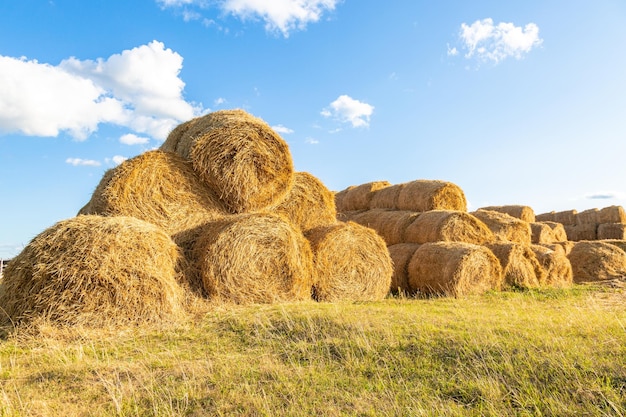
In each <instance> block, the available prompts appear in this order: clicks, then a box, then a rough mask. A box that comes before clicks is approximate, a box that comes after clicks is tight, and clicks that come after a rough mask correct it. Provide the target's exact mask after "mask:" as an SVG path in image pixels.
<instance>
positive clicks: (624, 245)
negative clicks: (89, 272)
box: [572, 239, 626, 252]
mask: <svg viewBox="0 0 626 417" xmlns="http://www.w3.org/2000/svg"><path fill="white" fill-rule="evenodd" d="M603 242H605V243H610V244H611V245H613V246H617V247H618V248H620V249H621V250H623V251H625V252H626V240H625V239H606V240H604V241H603ZM572 244H573V245H576V243H575V242H572Z"/></svg>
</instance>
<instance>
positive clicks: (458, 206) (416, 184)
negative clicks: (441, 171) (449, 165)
mask: <svg viewBox="0 0 626 417" xmlns="http://www.w3.org/2000/svg"><path fill="white" fill-rule="evenodd" d="M397 198H398V202H397V206H396V208H397V209H398V210H408V211H418V212H424V211H430V210H456V211H467V200H466V199H465V194H464V193H463V190H462V189H461V188H460V187H459V186H457V185H456V184H453V183H451V182H447V181H439V180H415V181H411V182H407V183H404V184H401V187H400V190H399V193H398V197H397Z"/></svg>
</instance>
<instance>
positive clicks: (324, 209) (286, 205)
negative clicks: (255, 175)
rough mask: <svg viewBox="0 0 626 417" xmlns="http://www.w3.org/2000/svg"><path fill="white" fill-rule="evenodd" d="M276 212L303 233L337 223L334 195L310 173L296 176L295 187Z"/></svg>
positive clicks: (296, 174)
mask: <svg viewBox="0 0 626 417" xmlns="http://www.w3.org/2000/svg"><path fill="white" fill-rule="evenodd" d="M274 210H275V211H276V212H277V213H279V214H283V215H284V216H285V217H287V218H288V219H289V220H290V221H291V222H292V223H293V224H294V225H296V226H298V227H299V228H300V229H301V230H302V231H306V230H309V229H313V228H314V227H318V226H323V225H326V224H332V223H335V222H336V221H337V220H336V218H337V210H336V209H335V199H334V196H333V193H332V192H331V191H329V190H328V188H326V186H325V185H324V184H323V183H322V181H320V180H319V179H318V178H316V177H315V176H313V175H312V174H309V173H308V172H296V173H295V174H294V183H293V186H292V187H291V189H290V190H289V192H288V193H287V195H286V196H285V198H284V200H283V201H282V202H281V203H280V204H278V206H276V208H275V209H274Z"/></svg>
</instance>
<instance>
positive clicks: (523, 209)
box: [479, 205, 536, 223]
mask: <svg viewBox="0 0 626 417" xmlns="http://www.w3.org/2000/svg"><path fill="white" fill-rule="evenodd" d="M479 210H490V211H497V212H500V213H505V214H508V215H509V216H512V217H515V218H516V219H520V220H524V221H525V222H528V223H533V222H535V221H536V220H535V211H534V210H533V209H532V208H531V207H528V206H521V205H508V206H488V207H482V208H480V209H479Z"/></svg>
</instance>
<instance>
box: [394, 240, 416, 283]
mask: <svg viewBox="0 0 626 417" xmlns="http://www.w3.org/2000/svg"><path fill="white" fill-rule="evenodd" d="M419 247H420V245H418V244H417V243H398V244H395V245H391V246H388V247H387V249H388V250H389V255H390V256H391V260H392V262H393V275H392V276H391V287H390V288H391V292H392V293H393V294H408V293H410V291H411V289H410V287H409V269H408V267H409V261H410V260H411V258H412V257H413V254H414V253H415V251H416V250H417V248H419Z"/></svg>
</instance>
